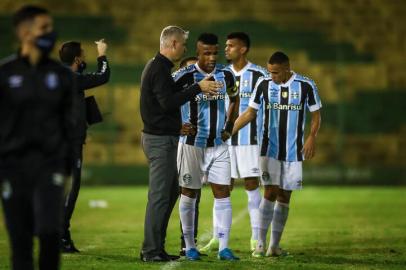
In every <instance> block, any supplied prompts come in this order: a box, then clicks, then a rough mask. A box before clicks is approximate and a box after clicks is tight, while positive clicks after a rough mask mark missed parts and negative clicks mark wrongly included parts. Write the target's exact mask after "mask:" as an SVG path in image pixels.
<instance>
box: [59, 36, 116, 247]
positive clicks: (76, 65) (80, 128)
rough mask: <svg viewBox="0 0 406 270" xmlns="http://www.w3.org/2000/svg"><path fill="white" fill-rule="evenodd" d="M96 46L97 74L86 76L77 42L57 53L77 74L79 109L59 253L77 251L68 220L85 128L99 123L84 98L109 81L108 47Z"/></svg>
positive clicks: (79, 171)
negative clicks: (87, 93)
mask: <svg viewBox="0 0 406 270" xmlns="http://www.w3.org/2000/svg"><path fill="white" fill-rule="evenodd" d="M95 43H96V46H97V55H98V57H97V71H96V72H93V73H85V70H86V67H87V64H86V61H85V58H86V57H85V52H84V50H83V49H82V47H81V43H80V42H78V41H69V42H65V43H64V44H63V45H62V46H61V48H60V50H59V58H60V60H61V62H62V63H64V64H65V65H67V66H68V67H69V68H70V69H71V70H72V71H73V72H74V73H75V75H76V78H77V84H78V91H77V94H76V96H77V103H78V108H79V113H78V117H79V118H78V121H77V125H76V127H75V130H74V133H75V139H74V145H73V155H74V156H73V164H72V183H71V184H72V185H71V187H70V188H69V192H68V194H67V196H66V200H65V215H64V224H63V231H62V238H61V247H62V252H67V253H72V252H79V250H78V249H77V248H76V247H75V245H74V243H73V241H72V238H71V233H70V230H69V228H70V220H71V218H72V214H73V211H74V209H75V204H76V200H77V198H78V196H79V189H80V184H81V176H82V166H83V145H84V144H85V142H86V133H87V128H88V126H89V125H90V124H94V123H97V122H100V121H101V120H102V119H101V114H100V111H99V110H98V106H97V103H96V101H95V99H94V97H93V96H91V97H88V98H85V92H84V91H85V90H88V89H92V88H94V87H97V86H100V85H103V84H106V83H107V82H108V81H109V79H110V66H109V62H108V61H107V56H106V51H107V44H106V43H105V42H104V39H101V40H99V41H96V42H95Z"/></svg>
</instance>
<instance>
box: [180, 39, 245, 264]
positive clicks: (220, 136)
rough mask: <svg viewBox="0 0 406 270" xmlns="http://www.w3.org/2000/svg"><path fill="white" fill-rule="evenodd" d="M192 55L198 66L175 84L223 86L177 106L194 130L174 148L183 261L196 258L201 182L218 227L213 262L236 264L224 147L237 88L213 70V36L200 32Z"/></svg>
mask: <svg viewBox="0 0 406 270" xmlns="http://www.w3.org/2000/svg"><path fill="white" fill-rule="evenodd" d="M197 55H198V62H197V63H196V64H195V65H193V66H188V67H186V68H184V69H181V70H180V71H178V72H176V73H175V74H174V79H175V82H176V84H177V85H180V86H182V87H184V88H185V87H188V86H189V85H192V84H194V83H196V82H198V81H200V80H202V79H204V78H211V79H212V80H215V81H220V82H221V83H222V84H223V87H222V88H221V90H220V91H219V92H218V94H216V95H205V94H198V95H196V97H195V99H194V100H192V101H190V102H188V103H186V104H185V105H183V106H182V122H184V123H185V122H188V123H190V124H192V125H194V126H196V135H194V136H191V135H189V136H183V137H181V139H180V141H179V147H178V170H179V185H180V186H181V187H182V194H181V198H180V203H179V212H180V218H181V222H182V230H183V236H184V239H185V243H186V259H188V260H199V259H200V255H199V252H198V251H197V250H196V246H195V241H194V215H195V204H196V194H197V192H198V191H199V190H200V189H201V187H202V181H208V182H209V183H210V185H211V188H212V191H213V194H214V197H215V200H214V211H213V214H214V215H215V216H216V219H217V223H218V235H217V237H218V238H219V242H220V244H219V253H218V258H219V259H221V260H238V257H236V256H235V255H234V254H233V252H232V251H231V250H230V249H229V248H228V240H229V234H230V228H231V220H232V210H231V200H230V156H229V153H228V147H227V145H226V144H225V143H224V141H225V140H227V139H228V138H229V137H230V135H231V131H232V127H233V123H234V120H235V118H236V116H237V115H236V110H237V109H238V107H237V106H238V103H239V97H238V89H237V87H236V85H235V79H234V76H233V74H232V73H231V71H230V70H228V69H223V68H219V67H217V66H216V61H217V57H218V38H217V36H216V35H214V34H211V33H203V34H201V35H200V36H199V38H198V41H197ZM226 95H228V96H229V98H230V105H229V107H228V109H226V105H225V98H226ZM226 112H227V115H226ZM202 179H203V180H202Z"/></svg>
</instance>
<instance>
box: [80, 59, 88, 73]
mask: <svg viewBox="0 0 406 270" xmlns="http://www.w3.org/2000/svg"><path fill="white" fill-rule="evenodd" d="M86 66H87V64H86V62H85V61H82V62H80V64H79V66H78V72H79V73H83V71H85V69H86Z"/></svg>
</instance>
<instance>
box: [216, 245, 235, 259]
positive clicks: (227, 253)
mask: <svg viewBox="0 0 406 270" xmlns="http://www.w3.org/2000/svg"><path fill="white" fill-rule="evenodd" d="M217 258H219V259H220V260H222V261H238V260H240V258H238V257H237V256H235V255H234V254H233V252H232V251H231V249H229V248H225V249H223V250H222V251H220V252H219V254H218V255H217Z"/></svg>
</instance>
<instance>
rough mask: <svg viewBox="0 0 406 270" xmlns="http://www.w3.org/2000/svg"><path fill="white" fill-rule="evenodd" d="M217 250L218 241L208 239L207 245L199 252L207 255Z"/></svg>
mask: <svg viewBox="0 0 406 270" xmlns="http://www.w3.org/2000/svg"><path fill="white" fill-rule="evenodd" d="M218 248H219V240H218V239H217V238H212V239H210V241H209V243H207V245H205V246H204V247H202V248H201V249H200V252H203V253H207V252H210V251H215V250H217V249H218Z"/></svg>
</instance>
